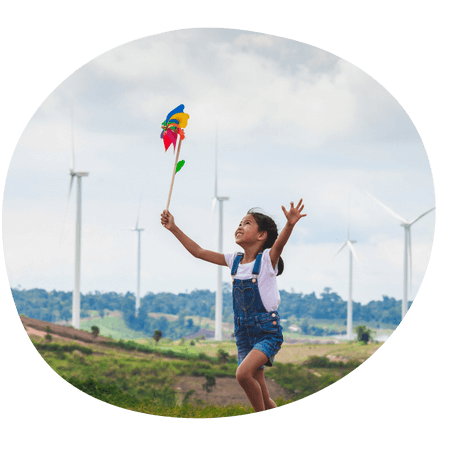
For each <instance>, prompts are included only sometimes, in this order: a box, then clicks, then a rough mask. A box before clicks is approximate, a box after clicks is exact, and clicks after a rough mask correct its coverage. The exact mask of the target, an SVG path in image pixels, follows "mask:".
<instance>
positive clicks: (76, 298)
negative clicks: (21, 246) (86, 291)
mask: <svg viewBox="0 0 450 450" xmlns="http://www.w3.org/2000/svg"><path fill="white" fill-rule="evenodd" d="M71 144H72V145H71V147H72V155H71V156H72V158H71V167H70V170H69V175H70V184H69V195H68V196H67V203H66V210H65V212H64V221H63V229H64V222H65V216H66V213H67V207H68V205H69V199H70V193H71V191H72V185H73V179H74V178H75V177H76V178H77V210H76V222H75V283H74V290H73V294H72V326H73V327H74V328H80V260H81V179H82V177H87V176H88V175H89V172H75V152H74V143H73V105H72V110H71Z"/></svg>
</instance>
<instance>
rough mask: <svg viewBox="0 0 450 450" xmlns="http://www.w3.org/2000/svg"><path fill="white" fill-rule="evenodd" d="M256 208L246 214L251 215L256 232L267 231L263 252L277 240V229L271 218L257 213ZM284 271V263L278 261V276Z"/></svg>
mask: <svg viewBox="0 0 450 450" xmlns="http://www.w3.org/2000/svg"><path fill="white" fill-rule="evenodd" d="M256 209H257V208H252V209H250V210H249V211H248V213H247V214H251V215H252V216H253V217H254V218H255V220H256V223H257V224H258V230H259V231H267V239H266V241H265V242H264V244H263V248H262V250H265V249H266V248H272V246H273V244H274V243H275V241H276V240H277V237H278V228H277V224H276V223H275V221H274V220H273V219H272V217H270V216H267V215H266V214H263V213H261V212H258V211H257V210H256ZM283 270H284V261H283V258H281V256H280V259H279V260H278V273H277V276H278V275H281V274H282V273H283Z"/></svg>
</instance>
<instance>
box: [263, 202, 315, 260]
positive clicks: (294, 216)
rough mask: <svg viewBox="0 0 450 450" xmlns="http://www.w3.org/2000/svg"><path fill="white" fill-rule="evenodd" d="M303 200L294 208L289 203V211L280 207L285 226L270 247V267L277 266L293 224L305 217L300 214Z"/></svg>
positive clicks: (292, 204) (292, 203)
mask: <svg viewBox="0 0 450 450" xmlns="http://www.w3.org/2000/svg"><path fill="white" fill-rule="evenodd" d="M304 206H305V205H304V204H303V199H300V201H299V202H298V205H297V206H295V207H294V202H291V207H290V209H289V211H287V210H286V208H285V207H284V206H282V207H281V209H282V210H283V212H284V215H285V216H286V220H287V222H286V225H285V226H284V228H283V229H282V230H281V233H280V234H279V235H278V237H277V240H276V241H275V243H274V244H273V245H272V248H271V249H270V252H269V256H270V260H271V261H272V267H273V268H275V266H276V265H277V262H278V259H279V258H280V256H281V252H282V251H283V248H284V246H285V245H286V242H287V241H288V239H289V237H290V236H291V233H292V230H293V229H294V226H295V224H296V223H297V222H298V221H299V220H300V219H301V218H302V217H305V216H306V214H302V211H303V208H304Z"/></svg>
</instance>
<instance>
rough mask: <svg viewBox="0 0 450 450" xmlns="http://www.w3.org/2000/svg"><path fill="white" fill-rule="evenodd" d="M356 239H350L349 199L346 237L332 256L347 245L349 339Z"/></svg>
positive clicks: (351, 336)
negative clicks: (348, 262)
mask: <svg viewBox="0 0 450 450" xmlns="http://www.w3.org/2000/svg"><path fill="white" fill-rule="evenodd" d="M355 243H356V241H354V240H351V239H350V199H349V202H348V219H347V239H346V240H345V242H344V243H343V244H342V246H341V247H340V248H339V250H338V251H337V252H336V253H335V254H334V255H333V256H332V258H331V259H333V258H334V257H335V256H336V255H337V254H338V253H339V252H340V251H341V250H343V249H344V248H345V247H348V250H349V258H350V264H349V278H348V301H347V339H349V340H351V339H352V338H353V299H352V288H353V256H354V257H355V259H356V260H357V261H358V262H359V259H358V257H357V256H356V251H355V247H354V246H353V244H355Z"/></svg>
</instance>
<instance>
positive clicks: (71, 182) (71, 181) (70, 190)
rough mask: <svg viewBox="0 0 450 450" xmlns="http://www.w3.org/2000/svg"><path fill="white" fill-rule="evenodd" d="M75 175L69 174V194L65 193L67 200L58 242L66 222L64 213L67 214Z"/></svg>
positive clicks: (60, 239)
mask: <svg viewBox="0 0 450 450" xmlns="http://www.w3.org/2000/svg"><path fill="white" fill-rule="evenodd" d="M74 176H75V175H72V174H70V184H69V194H68V195H67V202H66V208H65V210H64V217H63V223H62V229H61V237H60V238H59V242H60V243H61V241H62V237H63V233H64V225H65V223H66V215H67V208H68V206H69V200H70V193H71V192H72V185H73V178H74Z"/></svg>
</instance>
